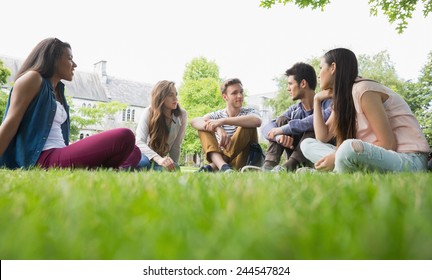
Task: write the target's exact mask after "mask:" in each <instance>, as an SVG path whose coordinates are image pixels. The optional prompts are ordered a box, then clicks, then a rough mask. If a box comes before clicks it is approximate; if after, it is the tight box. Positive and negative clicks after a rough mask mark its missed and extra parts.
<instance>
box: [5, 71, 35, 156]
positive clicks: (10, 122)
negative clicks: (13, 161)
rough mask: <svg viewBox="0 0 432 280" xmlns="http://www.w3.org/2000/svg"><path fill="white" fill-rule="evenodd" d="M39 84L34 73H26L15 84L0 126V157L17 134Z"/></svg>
mask: <svg viewBox="0 0 432 280" xmlns="http://www.w3.org/2000/svg"><path fill="white" fill-rule="evenodd" d="M41 84H42V77H41V76H40V74H39V73H38V72H35V71H29V72H27V73H26V74H24V75H23V76H21V77H20V78H19V79H18V80H17V81H16V82H15V85H14V88H13V93H12V96H11V99H10V104H9V109H8V113H7V116H6V118H5V119H4V120H3V123H2V124H1V126H0V155H3V153H4V151H5V150H6V149H7V147H8V146H9V143H10V141H11V140H12V138H13V137H14V136H15V134H16V133H17V131H18V127H19V125H20V123H21V121H22V118H23V117H24V114H25V112H26V110H27V108H28V106H29V105H30V103H31V102H32V100H33V99H34V98H35V96H36V95H37V94H38V92H39V90H40V87H41Z"/></svg>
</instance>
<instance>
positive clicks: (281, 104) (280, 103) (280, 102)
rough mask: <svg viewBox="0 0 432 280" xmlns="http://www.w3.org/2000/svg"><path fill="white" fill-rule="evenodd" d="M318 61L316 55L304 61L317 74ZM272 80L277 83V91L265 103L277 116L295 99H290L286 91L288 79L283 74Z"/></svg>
mask: <svg viewBox="0 0 432 280" xmlns="http://www.w3.org/2000/svg"><path fill="white" fill-rule="evenodd" d="M320 61H321V60H320V59H319V58H318V57H312V58H310V59H308V60H307V61H306V63H308V64H310V65H311V66H312V67H313V68H314V69H315V72H316V73H317V75H318V73H319V65H320ZM273 81H275V82H276V84H277V87H278V93H277V94H276V96H275V98H273V99H268V100H267V101H266V105H268V106H270V107H271V108H272V109H273V112H274V113H273V114H274V115H275V116H279V115H280V114H282V113H283V112H284V111H285V110H287V109H288V107H289V106H291V105H293V104H294V103H295V102H296V101H293V100H292V99H291V96H290V94H289V92H288V79H287V77H286V76H285V75H281V76H280V77H276V78H274V79H273ZM318 90H319V84H317V88H316V91H318Z"/></svg>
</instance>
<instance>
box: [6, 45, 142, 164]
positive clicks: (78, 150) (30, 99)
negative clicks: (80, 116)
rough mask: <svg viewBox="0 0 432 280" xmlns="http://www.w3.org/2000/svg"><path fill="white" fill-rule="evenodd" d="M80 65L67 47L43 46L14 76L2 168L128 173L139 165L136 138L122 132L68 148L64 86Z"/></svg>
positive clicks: (89, 138) (99, 135)
mask: <svg viewBox="0 0 432 280" xmlns="http://www.w3.org/2000/svg"><path fill="white" fill-rule="evenodd" d="M76 67H77V65H76V64H75V62H74V61H73V56H72V49H71V46H70V45H69V44H68V43H65V42H62V41H60V40H59V39H57V38H47V39H44V40H42V41H41V42H40V43H39V44H37V46H36V47H35V48H34V49H33V50H32V52H31V53H30V54H29V56H28V57H27V59H26V60H25V61H24V63H23V65H22V66H21V68H20V70H19V71H18V73H17V75H16V80H15V84H14V86H13V88H12V89H11V91H10V94H9V99H8V102H7V105H6V111H5V115H4V118H3V122H2V124H1V126H0V167H5V168H11V169H15V168H31V167H34V166H39V167H42V168H51V167H56V168H97V167H109V168H130V167H135V166H136V164H137V163H138V162H139V160H140V152H139V149H138V147H136V146H135V137H134V134H133V132H132V131H131V130H130V129H127V128H118V129H113V130H109V131H106V132H102V133H99V134H96V135H92V136H90V137H87V138H84V139H83V140H81V141H78V142H75V143H73V144H71V145H69V131H70V120H69V106H68V104H67V102H66V98H65V94H64V84H63V83H62V82H61V80H66V81H71V80H72V78H73V75H74V71H75V68H76Z"/></svg>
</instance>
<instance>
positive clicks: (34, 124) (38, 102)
mask: <svg viewBox="0 0 432 280" xmlns="http://www.w3.org/2000/svg"><path fill="white" fill-rule="evenodd" d="M57 88H58V90H59V94H60V98H61V101H62V103H63V106H64V108H65V110H66V113H67V120H66V121H65V122H64V123H63V124H62V125H61V129H62V134H63V139H64V140H65V144H66V145H69V131H70V119H69V106H68V104H67V102H66V98H65V95H64V84H63V83H62V82H59V83H58V87H57ZM12 94H13V88H12V89H11V91H10V94H9V98H8V102H7V104H6V111H5V114H4V117H3V120H4V119H5V118H7V113H8V110H9V104H10V99H11V96H12ZM56 109H57V104H56V100H55V97H54V94H53V88H52V84H51V82H50V80H49V79H46V78H44V79H43V80H42V84H41V89H40V91H39V93H38V94H37V95H36V97H35V98H34V99H33V101H32V102H31V103H30V105H29V107H28V108H27V110H26V112H25V114H24V116H23V119H22V120H21V123H20V125H19V127H18V131H17V133H16V134H15V136H14V138H12V141H11V142H10V143H9V146H8V147H7V149H6V150H5V152H4V153H3V155H2V156H1V157H0V167H6V168H10V169H15V168H29V167H32V166H34V165H35V164H36V162H37V160H38V159H39V156H40V154H41V152H42V149H43V147H44V145H45V142H46V140H47V138H48V135H49V133H50V130H51V126H52V122H53V120H54V116H55V112H56Z"/></svg>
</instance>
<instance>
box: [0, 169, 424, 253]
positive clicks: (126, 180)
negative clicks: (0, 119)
mask: <svg viewBox="0 0 432 280" xmlns="http://www.w3.org/2000/svg"><path fill="white" fill-rule="evenodd" d="M431 186H432V176H431V173H421V174H410V173H404V174H386V175H379V174H345V175H335V174H271V173H255V172H250V173H234V174H208V173H191V172H183V173H156V172H147V173H126V172H113V171H94V172H91V171H66V170H50V171H40V170H32V171H7V170H0V225H1V228H0V259H163V260H165V259H185V260H186V259H212V260H213V259H306V260H308V259H432V249H431V248H432V189H431Z"/></svg>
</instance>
